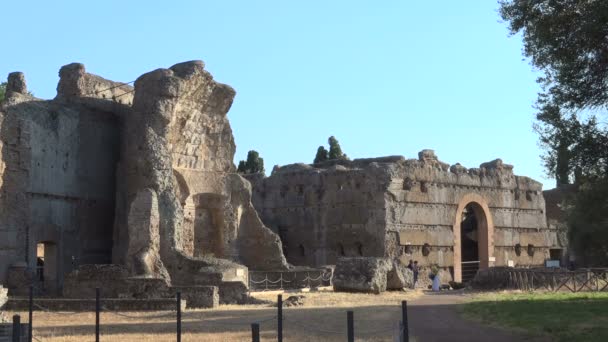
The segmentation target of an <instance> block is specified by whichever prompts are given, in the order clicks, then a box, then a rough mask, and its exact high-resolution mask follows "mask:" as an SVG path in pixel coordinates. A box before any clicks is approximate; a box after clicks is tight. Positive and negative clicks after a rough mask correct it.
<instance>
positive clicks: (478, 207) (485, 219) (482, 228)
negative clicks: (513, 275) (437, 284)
mask: <svg viewBox="0 0 608 342" xmlns="http://www.w3.org/2000/svg"><path fill="white" fill-rule="evenodd" d="M469 205H470V207H471V208H472V209H473V211H474V213H475V217H476V219H477V225H478V226H477V229H478V252H479V268H480V269H485V268H488V267H490V258H491V257H493V256H494V221H493V220H492V214H491V213H490V208H489V207H488V203H487V201H486V200H485V199H484V198H483V197H482V196H481V195H478V194H474V193H469V194H466V195H464V196H462V198H461V199H460V201H459V202H458V208H457V209H456V217H455V218H454V226H453V233H454V258H453V259H454V261H453V262H454V281H457V282H460V281H462V265H461V261H462V255H461V253H462V250H461V236H460V223H461V217H462V213H463V211H464V209H465V208H466V207H467V206H469Z"/></svg>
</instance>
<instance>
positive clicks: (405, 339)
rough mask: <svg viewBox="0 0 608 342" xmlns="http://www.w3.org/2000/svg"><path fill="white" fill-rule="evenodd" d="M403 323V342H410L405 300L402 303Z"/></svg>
mask: <svg viewBox="0 0 608 342" xmlns="http://www.w3.org/2000/svg"><path fill="white" fill-rule="evenodd" d="M401 322H402V325H403V332H402V333H403V341H402V342H409V341H410V332H409V328H408V322H407V300H404V301H402V302H401Z"/></svg>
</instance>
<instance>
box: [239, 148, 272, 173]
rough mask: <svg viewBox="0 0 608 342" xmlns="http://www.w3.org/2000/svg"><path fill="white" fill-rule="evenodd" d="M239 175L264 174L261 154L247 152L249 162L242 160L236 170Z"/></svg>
mask: <svg viewBox="0 0 608 342" xmlns="http://www.w3.org/2000/svg"><path fill="white" fill-rule="evenodd" d="M236 171H237V172H238V173H258V172H261V173H264V172H265V170H264V159H263V158H261V157H260V154H259V153H258V152H257V151H255V150H251V151H249V152H247V160H241V161H240V162H239V165H238V167H237V170H236Z"/></svg>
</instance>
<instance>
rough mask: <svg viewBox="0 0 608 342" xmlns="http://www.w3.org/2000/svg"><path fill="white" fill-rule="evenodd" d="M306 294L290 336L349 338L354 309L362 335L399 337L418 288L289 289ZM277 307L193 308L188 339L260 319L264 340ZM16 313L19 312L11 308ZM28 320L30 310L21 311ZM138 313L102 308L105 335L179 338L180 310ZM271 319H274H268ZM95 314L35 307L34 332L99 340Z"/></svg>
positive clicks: (244, 333) (244, 335)
mask: <svg viewBox="0 0 608 342" xmlns="http://www.w3.org/2000/svg"><path fill="white" fill-rule="evenodd" d="M290 295H304V296H305V298H304V305H303V306H300V307H288V308H284V313H283V315H284V328H283V331H284V333H283V336H284V340H285V341H344V340H345V339H346V311H347V310H353V311H354V317H355V336H356V340H357V341H393V338H394V334H395V332H394V330H395V329H394V328H395V327H396V324H397V322H398V321H399V320H400V318H401V311H400V310H401V308H400V303H401V301H402V300H409V299H412V298H415V297H416V296H418V295H419V293H417V292H407V293H406V292H385V293H383V294H380V295H371V294H351V293H335V292H331V291H322V292H311V293H308V292H307V293H301V292H297V293H296V292H293V293H284V294H283V298H284V299H285V298H287V297H289V296H290ZM253 296H254V297H256V298H258V299H264V300H271V301H276V298H277V293H276V292H274V293H254V294H253ZM276 310H277V309H276V308H275V307H271V306H270V305H268V304H256V305H222V306H220V307H219V308H217V309H203V310H187V311H185V312H184V313H183V315H182V317H183V319H182V331H183V334H182V341H186V342H187V341H210V342H214V341H217V342H219V341H248V340H251V323H253V322H255V321H262V322H261V323H260V335H261V339H262V340H275V339H276V327H277V320H276V318H275V319H272V318H273V317H275V316H276ZM9 314H10V315H12V314H14V313H9ZM19 314H21V315H22V317H23V318H24V320H27V313H24V312H19ZM126 314H127V315H128V316H131V317H133V318H127V317H123V316H117V315H115V314H114V313H106V312H104V313H102V314H101V335H102V340H106V341H112V342H123V341H138V340H147V342H152V341H175V331H176V322H175V312H168V311H164V312H130V313H126ZM268 319H270V320H268ZM94 324H95V314H94V313H77V314H73V315H66V314H65V313H63V314H62V313H46V312H39V311H36V312H35V313H34V335H35V336H36V337H38V338H39V339H40V340H41V341H43V342H47V341H49V342H75V341H78V342H81V341H93V340H94V332H95V325H94Z"/></svg>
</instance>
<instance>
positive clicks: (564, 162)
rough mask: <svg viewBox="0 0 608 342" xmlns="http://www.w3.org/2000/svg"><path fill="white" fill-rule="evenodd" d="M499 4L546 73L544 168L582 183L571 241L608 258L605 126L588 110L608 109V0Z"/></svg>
mask: <svg viewBox="0 0 608 342" xmlns="http://www.w3.org/2000/svg"><path fill="white" fill-rule="evenodd" d="M499 3H500V15H501V17H502V18H503V19H504V20H505V21H506V22H507V23H508V25H509V29H510V32H511V34H513V35H514V34H521V35H522V38H523V44H524V49H523V53H524V55H525V56H526V57H529V58H530V61H531V64H532V65H533V66H534V67H536V68H537V69H538V70H539V71H541V72H542V73H543V76H542V77H539V78H538V80H537V82H538V83H539V84H540V85H541V89H542V90H541V92H540V93H539V95H538V99H537V102H536V108H537V110H538V111H537V115H536V119H537V122H536V123H535V126H534V128H535V130H536V131H537V132H538V133H539V135H540V142H541V146H543V147H544V150H545V154H544V156H543V161H544V164H545V165H544V166H545V169H546V170H547V172H548V173H549V174H551V175H553V176H555V178H556V183H557V186H561V185H565V184H568V183H571V182H574V183H575V184H576V185H577V186H578V189H579V190H578V193H577V195H576V196H575V198H574V199H573V200H572V201H570V203H568V208H569V210H568V211H567V217H568V219H567V221H568V226H569V230H570V239H571V241H572V246H573V247H574V248H575V250H577V252H578V253H579V254H581V255H593V256H595V257H597V258H601V259H597V260H596V261H598V262H600V263H602V262H603V263H605V262H608V254H607V253H606V246H608V233H607V232H608V210H607V207H606V198H608V185H606V184H608V176H607V173H608V130H607V129H606V125H605V124H603V125H602V124H600V123H599V121H600V120H598V119H597V117H596V116H595V115H583V114H589V113H590V112H593V113H595V114H597V115H602V116H605V115H606V109H607V108H608V39H607V37H608V1H605V0H500V1H499ZM592 240H593V241H592ZM583 246H586V247H585V248H583ZM602 246H603V247H602Z"/></svg>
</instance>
